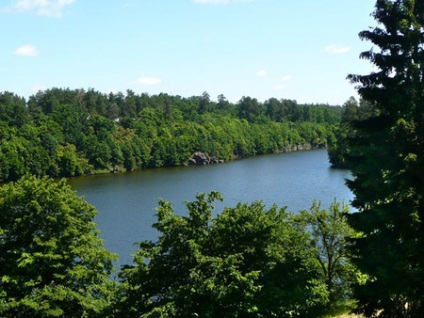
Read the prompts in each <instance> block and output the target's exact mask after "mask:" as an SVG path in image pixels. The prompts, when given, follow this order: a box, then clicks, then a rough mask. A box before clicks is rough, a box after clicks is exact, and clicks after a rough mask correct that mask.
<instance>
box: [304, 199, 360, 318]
mask: <svg viewBox="0 0 424 318" xmlns="http://www.w3.org/2000/svg"><path fill="white" fill-rule="evenodd" d="M348 212H349V207H348V205H347V204H341V203H340V202H337V201H334V202H333V203H332V204H331V205H330V207H329V209H328V210H326V209H322V208H321V203H320V202H318V201H314V203H313V204H312V206H311V208H310V210H309V211H307V210H303V211H300V213H299V215H297V216H296V218H297V219H298V220H299V221H300V222H301V223H303V224H305V226H306V227H307V229H308V230H309V231H310V233H311V239H312V249H313V254H314V258H315V260H316V262H317V265H318V267H319V268H320V273H321V277H322V279H323V280H324V282H325V284H326V286H327V289H328V294H329V303H328V305H327V306H326V312H327V313H329V314H333V315H334V314H337V313H341V312H345V311H347V310H349V309H353V306H354V305H355V303H354V301H353V298H352V297H353V296H352V286H353V284H354V283H362V281H363V279H364V276H363V275H361V273H360V272H359V271H358V270H357V269H356V267H355V266H354V265H353V264H352V262H351V261H350V258H351V253H350V251H349V248H348V247H349V240H350V239H351V238H354V237H355V236H356V234H355V232H354V231H353V229H352V228H351V227H350V226H349V225H348V223H347V217H346V215H347V213H348Z"/></svg>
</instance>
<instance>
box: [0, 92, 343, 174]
mask: <svg viewBox="0 0 424 318" xmlns="http://www.w3.org/2000/svg"><path fill="white" fill-rule="evenodd" d="M340 114H341V107H337V106H329V105H300V104H297V103H296V101H293V100H277V99H275V98H271V99H269V100H267V101H265V102H264V103H260V102H258V100H256V99H255V98H251V97H242V98H241V100H240V101H239V102H238V103H236V104H233V103H229V102H228V101H227V100H226V98H225V97H224V96H222V95H220V96H218V101H217V102H214V101H211V98H210V96H209V95H208V94H207V93H206V92H204V93H203V94H202V95H201V96H193V97H189V98H183V97H180V96H170V95H167V94H159V95H153V96H149V95H148V94H141V95H136V94H135V93H134V92H132V91H130V90H128V91H127V92H126V94H123V93H116V94H113V93H110V94H109V95H106V94H102V93H100V92H98V91H95V90H93V89H89V90H87V91H85V90H83V89H78V90H71V89H67V88H65V89H59V88H52V89H49V90H46V91H39V92H38V93H37V94H35V95H33V96H30V97H29V99H28V101H26V100H25V99H24V98H21V97H19V96H16V95H15V94H13V93H11V92H3V93H1V94H0V127H1V128H0V135H1V139H0V181H3V182H4V181H12V180H18V179H19V178H20V177H22V176H23V175H25V174H33V175H36V176H45V175H46V176H50V177H72V176H80V175H85V174H90V173H95V172H102V171H117V170H120V171H124V170H125V171H131V170H135V169H143V168H157V167H165V166H179V165H183V164H185V163H187V161H188V159H189V158H190V156H191V155H192V154H193V153H195V152H202V153H204V154H206V155H207V156H209V157H210V158H215V159H217V160H218V159H219V160H225V161H227V160H234V159H239V158H244V157H249V156H254V155H262V154H267V153H273V152H282V151H291V150H295V149H297V147H298V146H301V147H304V146H306V147H326V146H327V144H328V143H331V142H333V140H334V131H335V129H336V125H337V123H338V122H339V121H340Z"/></svg>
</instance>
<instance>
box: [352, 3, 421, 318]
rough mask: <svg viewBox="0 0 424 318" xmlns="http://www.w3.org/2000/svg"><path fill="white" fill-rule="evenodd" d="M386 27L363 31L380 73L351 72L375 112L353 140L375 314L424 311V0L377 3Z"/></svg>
mask: <svg viewBox="0 0 424 318" xmlns="http://www.w3.org/2000/svg"><path fill="white" fill-rule="evenodd" d="M375 8H376V9H375V11H374V13H373V16H374V18H375V20H376V21H377V22H378V26H377V27H375V28H373V29H371V30H367V31H363V32H361V33H360V34H359V35H360V37H361V38H362V39H364V40H368V41H371V42H372V43H373V44H374V48H373V49H371V50H370V51H368V52H364V53H362V54H361V58H364V59H367V60H369V61H370V62H371V63H372V64H374V66H375V67H376V70H375V71H374V72H372V73H370V74H368V75H350V76H349V77H348V78H349V79H350V80H351V81H352V82H353V83H357V84H359V85H358V92H359V94H360V95H361V97H362V98H364V99H365V100H367V101H369V102H370V103H372V104H373V106H374V107H375V108H376V109H377V113H376V115H375V116H373V117H371V118H369V119H367V120H363V121H358V122H356V123H355V124H354V129H355V134H354V137H353V138H351V139H350V146H351V153H350V155H349V161H350V163H351V167H352V172H353V180H352V181H349V182H348V185H349V187H350V188H351V189H352V191H353V192H354V194H355V200H354V201H353V205H354V206H355V207H356V208H357V209H358V213H354V214H352V215H351V217H350V224H351V225H352V226H353V228H354V229H355V230H357V231H359V232H361V233H362V236H361V237H360V238H358V239H356V240H355V242H354V243H355V244H354V246H355V249H356V252H357V253H358V258H357V260H356V262H357V265H358V266H359V268H360V269H361V270H362V271H363V272H365V273H367V274H369V277H370V279H369V281H368V282H367V283H366V284H365V285H363V286H360V287H358V288H357V290H356V294H357V297H358V299H359V302H360V306H361V308H362V310H363V311H364V312H365V313H366V314H367V315H372V314H375V313H376V312H381V317H422V313H423V312H424V51H423V50H424V29H423V26H424V0H397V1H393V0H392V1H389V0H377V2H376V6H375Z"/></svg>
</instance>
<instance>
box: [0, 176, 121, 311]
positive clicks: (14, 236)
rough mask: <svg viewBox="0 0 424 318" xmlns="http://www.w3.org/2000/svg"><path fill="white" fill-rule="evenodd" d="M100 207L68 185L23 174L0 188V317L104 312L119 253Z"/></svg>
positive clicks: (62, 181) (63, 182) (63, 181)
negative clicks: (100, 219)
mask: <svg viewBox="0 0 424 318" xmlns="http://www.w3.org/2000/svg"><path fill="white" fill-rule="evenodd" d="M95 215H96V210H95V209H94V207H93V206H91V205H89V204H88V203H87V202H85V201H84V200H83V199H82V198H80V197H78V196H77V195H76V194H75V192H73V191H72V190H71V188H70V187H69V186H68V185H67V184H66V181H65V180H61V181H59V182H56V181H53V180H50V179H47V178H43V179H36V178H35V177H32V176H25V177H23V178H22V179H20V180H19V181H18V182H16V183H9V184H6V185H4V186H3V187H1V188H0V250H1V256H0V278H1V280H0V304H1V306H0V316H1V317H83V316H95V315H100V313H101V312H102V310H104V309H105V308H106V307H107V306H108V298H109V297H111V295H110V292H109V291H108V290H109V289H108V288H107V284H108V282H109V277H110V276H109V275H110V273H111V270H112V263H111V261H112V260H114V259H115V256H114V255H113V254H111V253H109V252H108V251H107V250H106V249H105V248H104V246H103V241H102V240H101V239H100V238H99V233H98V231H97V230H96V225H95V223H94V222H93V219H94V216H95Z"/></svg>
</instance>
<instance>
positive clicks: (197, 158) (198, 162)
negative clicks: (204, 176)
mask: <svg viewBox="0 0 424 318" xmlns="http://www.w3.org/2000/svg"><path fill="white" fill-rule="evenodd" d="M223 162H224V160H222V159H218V158H215V157H209V156H208V155H207V154H205V153H203V152H200V151H197V152H195V153H193V154H192V155H191V157H190V158H189V159H188V160H187V165H189V166H204V165H210V164H216V163H223Z"/></svg>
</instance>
